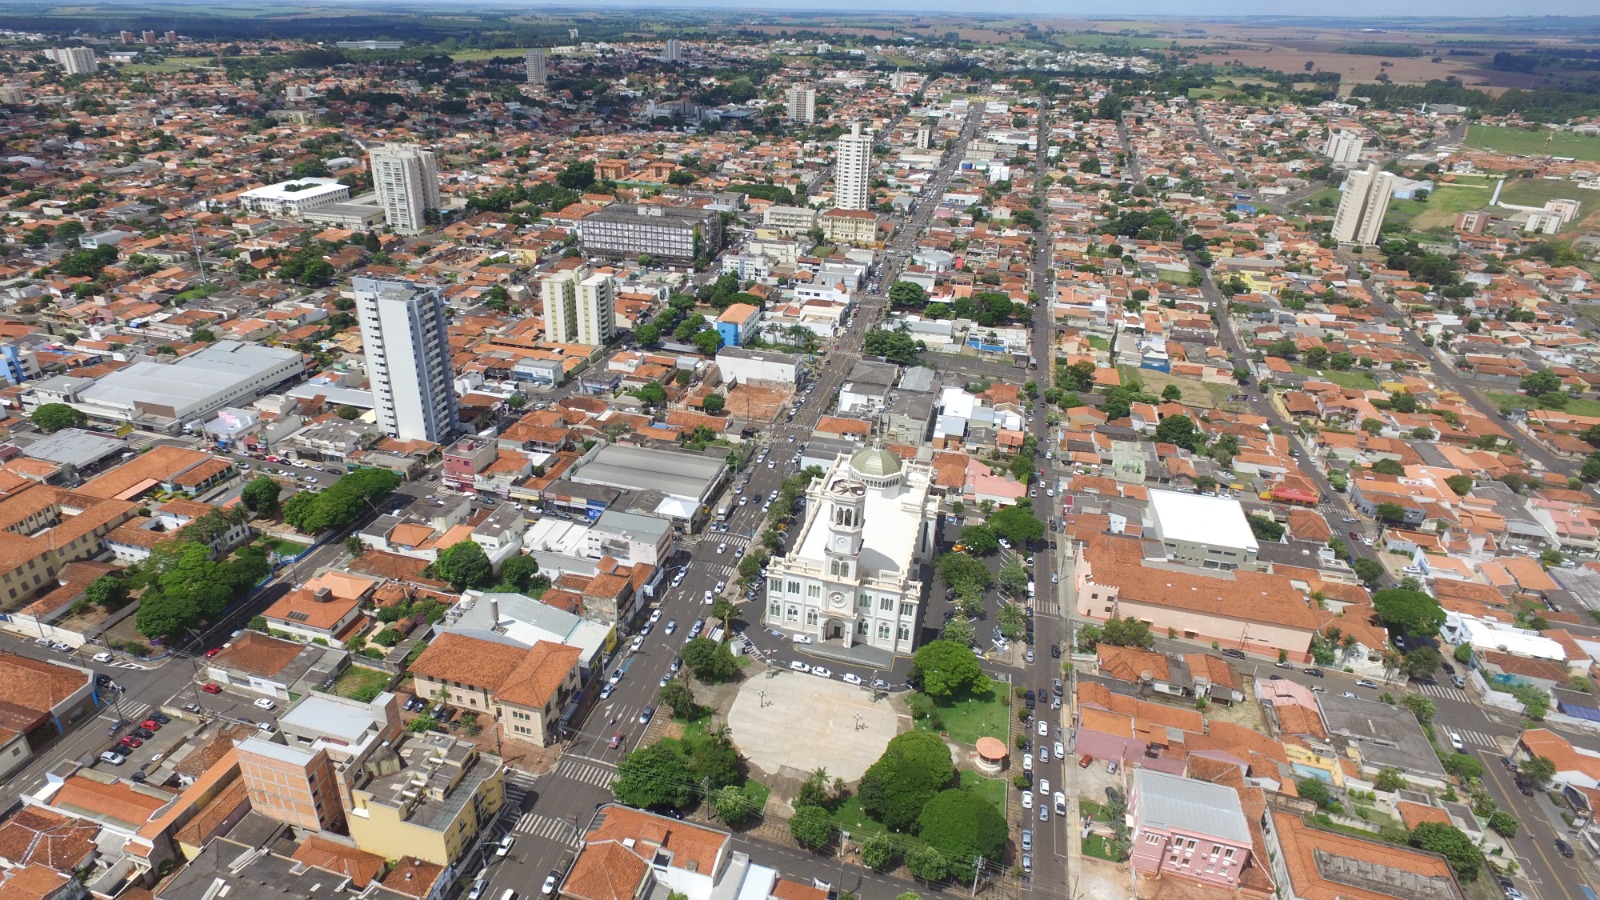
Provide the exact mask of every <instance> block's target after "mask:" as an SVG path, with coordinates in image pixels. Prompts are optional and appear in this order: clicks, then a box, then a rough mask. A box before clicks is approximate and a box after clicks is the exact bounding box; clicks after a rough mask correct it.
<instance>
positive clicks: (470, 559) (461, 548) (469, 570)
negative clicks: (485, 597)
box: [433, 541, 494, 591]
mask: <svg viewBox="0 0 1600 900" xmlns="http://www.w3.org/2000/svg"><path fill="white" fill-rule="evenodd" d="M433 570H434V572H436V573H438V575H439V576H440V577H441V578H443V579H444V580H446V581H448V582H450V586H451V587H453V588H455V589H456V590H458V591H463V590H466V589H467V588H475V587H483V586H484V585H486V584H488V583H489V582H491V581H493V580H494V563H492V562H490V561H489V555H488V554H487V553H484V552H483V548H482V547H481V546H479V545H478V542H477V541H462V542H461V543H459V544H452V545H451V546H449V547H446V548H445V549H444V550H442V551H440V552H439V558H438V559H437V560H436V561H435V562H434V564H433Z"/></svg>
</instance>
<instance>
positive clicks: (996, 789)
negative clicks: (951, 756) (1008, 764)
mask: <svg viewBox="0 0 1600 900" xmlns="http://www.w3.org/2000/svg"><path fill="white" fill-rule="evenodd" d="M961 787H962V788H964V789H966V790H969V791H971V792H973V793H974V794H977V795H978V796H979V797H982V798H983V799H985V800H987V801H989V803H990V804H991V805H993V806H994V808H995V809H997V810H999V811H1000V815H1002V816H1004V815H1005V814H1006V791H1007V790H1009V789H1011V782H1009V781H1006V780H1005V779H1004V778H985V777H983V776H982V775H979V774H978V773H977V772H967V771H963V772H962V773H961Z"/></svg>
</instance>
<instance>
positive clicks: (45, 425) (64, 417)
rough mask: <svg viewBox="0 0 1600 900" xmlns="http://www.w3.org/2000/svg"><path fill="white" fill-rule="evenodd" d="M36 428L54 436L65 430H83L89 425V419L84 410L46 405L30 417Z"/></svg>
mask: <svg viewBox="0 0 1600 900" xmlns="http://www.w3.org/2000/svg"><path fill="white" fill-rule="evenodd" d="M28 420H29V421H31V422H32V423H33V425H34V427H35V428H37V429H39V430H40V431H43V432H44V433H46V434H54V433H55V432H57V431H60V430H61V429H63V428H82V427H84V426H85V425H87V424H89V417H88V416H86V415H84V414H83V410H81V409H78V408H77V407H75V406H68V405H67V404H65V403H46V404H43V405H42V406H40V407H39V408H38V409H36V410H34V411H33V415H31V416H29V417H28Z"/></svg>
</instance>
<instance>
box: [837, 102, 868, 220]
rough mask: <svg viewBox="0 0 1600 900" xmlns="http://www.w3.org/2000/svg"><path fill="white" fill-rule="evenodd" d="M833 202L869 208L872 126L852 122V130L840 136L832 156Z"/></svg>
mask: <svg viewBox="0 0 1600 900" xmlns="http://www.w3.org/2000/svg"><path fill="white" fill-rule="evenodd" d="M833 188H834V189H833V205H834V206H837V207H838V208H840V209H867V208H869V206H870V204H871V201H872V129H870V128H868V129H865V130H863V129H862V128H861V123H860V122H852V123H850V133H849V134H847V135H843V136H841V137H840V138H839V150H838V152H837V153H835V154H834V158H833Z"/></svg>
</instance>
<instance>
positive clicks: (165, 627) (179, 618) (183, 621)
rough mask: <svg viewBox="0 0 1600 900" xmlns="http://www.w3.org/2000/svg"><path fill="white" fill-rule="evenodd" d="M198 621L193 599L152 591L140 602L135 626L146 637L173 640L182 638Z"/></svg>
mask: <svg viewBox="0 0 1600 900" xmlns="http://www.w3.org/2000/svg"><path fill="white" fill-rule="evenodd" d="M198 619H199V612H198V611H197V610H196V609H195V603H194V600H193V599H191V598H189V597H173V596H169V595H167V594H163V593H161V592H160V591H151V592H148V593H146V594H145V596H144V598H143V599H142V600H140V601H139V611H138V612H137V613H135V614H134V617H133V624H134V626H135V627H136V628H138V629H139V633H140V634H142V635H144V636H145V637H149V638H160V639H162V640H171V639H173V638H176V637H180V636H182V634H183V632H184V630H185V629H187V628H189V627H190V626H192V625H193V624H194V623H195V622H196V621H197V620H198Z"/></svg>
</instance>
